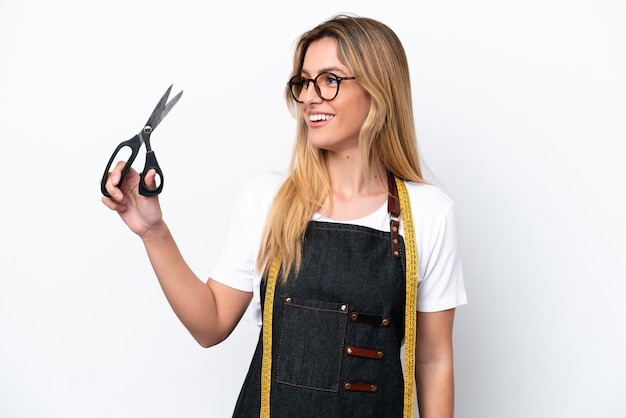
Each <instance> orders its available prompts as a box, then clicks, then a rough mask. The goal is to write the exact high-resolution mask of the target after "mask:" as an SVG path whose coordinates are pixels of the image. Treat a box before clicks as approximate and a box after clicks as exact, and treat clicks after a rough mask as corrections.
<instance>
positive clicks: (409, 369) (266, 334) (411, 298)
mask: <svg viewBox="0 0 626 418" xmlns="http://www.w3.org/2000/svg"><path fill="white" fill-rule="evenodd" d="M395 181H396V185H397V186H398V195H399V198H400V208H401V211H400V213H401V216H402V222H403V224H404V246H405V251H406V303H405V313H404V321H405V324H404V417H405V418H410V417H412V416H413V408H414V406H413V399H414V391H413V388H414V386H415V334H416V330H417V275H418V268H417V263H418V258H417V246H416V243H415V229H414V226H413V213H412V212H411V202H410V201H409V193H408V192H407V189H406V185H405V184H404V181H402V180H400V179H398V178H395ZM279 268H280V261H278V260H274V261H273V262H272V264H271V265H270V269H269V272H268V276H267V288H266V290H265V302H264V306H263V363H262V365H261V412H260V417H261V418H270V389H271V387H272V321H273V317H274V290H275V289H276V278H277V277H278V270H279Z"/></svg>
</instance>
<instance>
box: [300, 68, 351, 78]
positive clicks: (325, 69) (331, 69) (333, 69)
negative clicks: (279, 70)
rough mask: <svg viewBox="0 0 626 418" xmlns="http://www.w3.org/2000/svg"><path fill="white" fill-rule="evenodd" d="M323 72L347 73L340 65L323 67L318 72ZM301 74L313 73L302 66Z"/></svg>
mask: <svg viewBox="0 0 626 418" xmlns="http://www.w3.org/2000/svg"><path fill="white" fill-rule="evenodd" d="M322 73H342V74H343V75H347V73H346V72H345V71H344V70H342V69H341V68H339V67H326V68H322V69H321V70H320V71H319V72H318V73H317V74H318V75H320V74H322ZM300 74H306V75H308V76H310V75H311V73H309V72H308V71H307V70H305V69H304V68H302V69H301V70H300Z"/></svg>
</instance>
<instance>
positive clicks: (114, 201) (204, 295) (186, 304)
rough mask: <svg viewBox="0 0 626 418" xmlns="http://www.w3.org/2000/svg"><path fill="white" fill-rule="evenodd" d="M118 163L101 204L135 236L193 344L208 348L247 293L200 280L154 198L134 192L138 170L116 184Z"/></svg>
mask: <svg viewBox="0 0 626 418" xmlns="http://www.w3.org/2000/svg"><path fill="white" fill-rule="evenodd" d="M123 165H124V164H123V163H118V165H117V166H116V167H115V169H114V170H113V171H112V172H111V174H110V175H109V176H108V179H107V182H106V189H107V191H108V192H109V194H110V195H111V197H110V198H107V197H104V198H103V199H102V201H103V203H104V204H105V205H106V206H107V207H109V208H110V209H112V210H114V211H116V212H117V213H118V214H119V215H120V217H121V218H122V220H123V221H124V222H125V223H126V225H128V227H129V228H130V229H131V230H132V231H133V232H134V233H136V234H137V235H138V236H139V237H141V239H142V241H143V244H144V246H145V248H146V251H147V253H148V257H149V258H150V262H151V263H152V268H153V269H154V272H155V273H156V276H157V278H158V280H159V283H160V285H161V288H162V289H163V292H164V293H165V296H166V298H167V300H168V302H169V303H170V305H171V306H172V308H173V310H174V312H175V313H176V315H177V316H178V318H179V319H180V320H181V322H182V323H183V324H184V325H185V327H187V329H188V330H189V332H190V333H191V334H192V335H193V337H194V338H195V339H196V340H197V341H198V343H199V344H200V345H202V346H203V347H209V346H212V345H215V344H217V343H219V342H221V341H223V340H224V339H225V338H226V337H227V336H228V335H230V333H231V332H232V331H233V329H234V328H235V326H236V325H237V323H238V322H239V320H240V319H241V317H242V315H243V313H244V312H245V310H246V308H247V306H248V304H249V303H250V300H251V299H252V293H251V292H244V291H239V290H236V289H233V288H230V287H228V286H225V285H222V284H220V283H218V282H216V281H213V280H209V281H208V282H207V283H204V282H203V281H201V280H200V279H199V278H198V277H197V276H196V275H195V274H194V273H193V271H192V270H191V269H190V268H189V266H188V265H187V263H186V262H185V260H184V259H183V257H182V255H181V253H180V251H179V249H178V246H177V245H176V242H175V241H174V238H173V237H172V235H171V233H170V231H169V229H168V227H167V225H166V224H165V222H164V221H163V218H162V214H161V208H160V205H159V200H158V198H157V197H144V196H141V195H139V193H138V182H139V175H138V174H137V173H136V172H135V171H134V170H131V171H130V172H129V173H128V175H127V176H126V179H125V180H124V183H123V184H122V187H121V188H118V187H117V185H118V184H119V179H120V172H121V170H122V167H123ZM154 176H155V173H154V170H151V172H149V173H148V175H146V183H147V184H152V183H153V181H154Z"/></svg>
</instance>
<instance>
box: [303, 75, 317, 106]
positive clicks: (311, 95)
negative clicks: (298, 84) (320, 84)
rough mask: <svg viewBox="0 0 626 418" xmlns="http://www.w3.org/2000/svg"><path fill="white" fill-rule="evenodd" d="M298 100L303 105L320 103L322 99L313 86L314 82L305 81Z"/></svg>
mask: <svg viewBox="0 0 626 418" xmlns="http://www.w3.org/2000/svg"><path fill="white" fill-rule="evenodd" d="M300 100H302V102H303V103H305V104H309V103H316V102H320V101H321V100H322V99H321V97H320V96H319V95H318V94H317V86H316V85H315V81H313V80H307V85H306V88H304V89H302V93H300Z"/></svg>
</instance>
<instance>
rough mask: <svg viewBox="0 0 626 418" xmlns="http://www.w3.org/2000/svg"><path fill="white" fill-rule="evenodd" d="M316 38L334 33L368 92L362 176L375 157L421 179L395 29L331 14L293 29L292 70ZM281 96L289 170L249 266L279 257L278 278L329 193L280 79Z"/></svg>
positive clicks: (323, 169)
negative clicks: (298, 31) (290, 128)
mask: <svg viewBox="0 0 626 418" xmlns="http://www.w3.org/2000/svg"><path fill="white" fill-rule="evenodd" d="M322 38H332V39H335V40H336V41H337V46H338V54H339V59H340V61H341V62H342V63H343V64H344V65H345V66H346V67H348V69H350V71H351V72H352V74H353V75H354V76H355V77H356V79H357V81H358V82H359V83H360V84H361V86H362V87H363V88H364V89H365V90H366V91H367V93H368V94H369V95H370V97H371V105H370V109H369V114H368V115H367V117H366V119H365V121H364V123H363V126H362V127H361V130H360V133H359V149H360V153H361V157H362V161H363V166H364V167H363V172H364V173H366V174H365V176H368V173H370V168H371V167H375V166H376V165H378V164H379V162H380V163H382V165H383V166H384V167H385V168H386V169H387V170H388V171H389V172H391V173H392V174H394V175H395V176H396V177H399V178H401V179H404V180H409V181H413V182H418V183H423V182H424V180H423V178H422V170H421V167H420V158H419V155H418V147H417V140H416V134H415V126H414V121H413V105H412V100H411V84H410V77H409V68H408V63H407V59H406V54H405V52H404V47H403V46H402V44H401V42H400V40H399V39H398V37H397V36H396V34H395V33H394V32H393V31H392V30H391V29H390V28H389V27H388V26H386V25H384V24H383V23H381V22H378V21H376V20H373V19H369V18H364V17H354V16H347V15H338V16H335V17H333V18H332V19H330V20H328V21H326V22H324V23H322V24H320V25H318V26H317V27H315V28H313V29H312V30H310V31H308V32H306V33H304V34H303V35H302V36H301V37H300V39H299V40H298V42H297V44H296V47H295V52H294V58H293V71H292V75H299V74H300V72H301V70H302V65H303V62H304V56H305V54H306V51H307V49H308V47H309V46H310V45H311V44H312V43H313V42H315V41H317V40H319V39H322ZM285 99H286V101H287V106H288V107H289V110H290V111H291V113H292V114H293V115H294V117H296V119H297V132H296V142H295V146H294V150H293V154H292V158H291V164H290V170H289V176H288V178H287V179H286V180H285V182H284V183H283V184H282V186H281V187H280V189H279V190H278V193H277V195H276V197H275V198H274V202H273V204H272V206H271V209H270V211H269V214H268V218H267V221H266V225H265V230H264V234H263V238H262V241H261V242H262V244H261V248H260V251H259V254H258V258H257V268H258V270H259V271H263V272H264V273H265V275H266V274H267V271H268V269H269V265H270V263H271V262H272V261H273V260H275V259H277V258H278V259H280V260H281V262H282V265H281V271H282V273H281V279H282V280H286V279H287V277H288V275H289V272H290V271H291V270H292V269H295V271H296V272H297V271H298V270H299V268H300V266H301V262H302V244H303V238H304V234H305V231H306V227H307V224H308V222H309V221H310V219H311V217H312V216H313V215H314V214H315V212H316V211H317V210H318V209H319V208H320V207H321V205H322V203H323V202H324V201H325V199H326V198H329V199H330V198H331V185H330V178H329V175H328V170H327V165H326V151H325V150H322V149H319V148H316V147H314V146H312V145H311V144H310V143H309V141H308V139H307V134H308V128H307V125H306V123H305V121H304V117H303V115H302V114H301V112H300V110H299V108H298V106H297V103H295V101H294V100H293V98H292V97H291V94H290V92H289V88H288V87H286V88H285ZM331 204H332V201H331Z"/></svg>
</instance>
